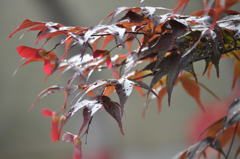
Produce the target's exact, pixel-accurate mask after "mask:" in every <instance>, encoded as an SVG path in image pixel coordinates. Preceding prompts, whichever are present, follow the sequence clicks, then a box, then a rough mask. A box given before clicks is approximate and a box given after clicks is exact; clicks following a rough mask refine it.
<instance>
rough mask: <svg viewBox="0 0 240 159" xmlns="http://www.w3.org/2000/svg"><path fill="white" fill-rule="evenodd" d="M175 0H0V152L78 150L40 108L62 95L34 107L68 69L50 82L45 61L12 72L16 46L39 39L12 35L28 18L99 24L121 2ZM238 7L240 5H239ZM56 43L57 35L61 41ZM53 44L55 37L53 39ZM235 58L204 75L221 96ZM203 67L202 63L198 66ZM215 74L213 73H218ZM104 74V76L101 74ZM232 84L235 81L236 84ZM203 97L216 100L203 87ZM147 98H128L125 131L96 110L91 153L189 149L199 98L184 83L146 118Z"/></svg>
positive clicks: (24, 155) (37, 157)
mask: <svg viewBox="0 0 240 159" xmlns="http://www.w3.org/2000/svg"><path fill="white" fill-rule="evenodd" d="M176 1H177V0H167V1H166V0H145V2H144V3H142V4H139V1H138V0H99V1H96V0H0V21H1V28H0V46H1V54H0V60H1V62H0V76H1V78H0V86H1V87H0V88H1V89H0V102H1V110H0V158H6V159H15V158H18V159H67V158H70V156H71V155H72V147H71V146H72V145H71V144H68V143H63V142H59V143H52V142H51V140H50V120H49V119H48V118H45V117H42V116H41V115H40V113H39V110H40V109H41V108H45V107H48V108H49V107H50V108H53V109H54V108H55V107H57V106H59V105H62V102H63V97H62V95H61V94H57V95H53V96H51V97H48V98H46V99H44V100H43V101H41V102H40V104H38V105H37V106H36V108H35V109H33V110H32V111H31V112H29V111H28V108H29V106H30V105H31V104H32V102H33V100H34V98H35V97H36V95H37V94H38V93H39V92H40V91H41V90H43V89H44V88H47V87H48V86H50V85H52V84H56V83H58V84H61V83H64V80H65V79H66V77H67V76H66V75H67V74H65V75H64V76H61V78H60V76H57V75H53V76H52V77H50V78H49V80H48V82H44V78H45V75H44V73H43V71H42V63H41V64H40V63H39V64H38V63H33V64H29V65H27V66H25V67H24V68H21V69H20V70H19V71H18V73H17V74H16V75H15V76H13V75H12V74H13V72H14V70H15V69H16V67H17V66H18V65H19V63H20V57H19V56H18V54H17V53H16V50H15V48H16V47H17V46H18V45H28V46H33V45H34V42H33V41H34V37H35V36H36V34H34V33H25V36H24V38H22V39H19V37H20V35H21V34H22V33H18V34H17V35H15V36H14V37H13V38H12V39H7V35H8V34H9V33H10V32H11V31H12V30H13V29H15V28H16V26H17V25H18V24H19V23H20V22H21V21H22V20H24V19H26V18H28V19H31V20H33V21H53V22H58V23H62V24H65V25H70V26H72V25H81V26H93V25H96V24H97V23H98V22H99V21H100V20H101V19H102V18H103V17H104V16H105V15H107V14H108V13H109V12H111V11H113V10H114V9H115V8H117V7H121V6H144V5H146V6H161V7H167V8H174V6H175V5H176ZM201 7H202V4H201V1H200V0H199V1H195V0H192V1H191V2H190V3H189V5H188V10H187V11H186V13H189V12H192V11H194V10H197V9H199V8H201ZM238 7H239V6H238ZM55 42H56V41H55ZM50 44H54V42H52V43H50ZM230 64H231V61H224V60H223V61H221V64H220V68H222V69H221V72H220V74H221V75H220V79H216V78H215V76H213V78H212V79H211V80H208V79H206V78H199V80H200V81H201V82H202V83H205V84H206V85H207V86H208V87H209V88H210V89H211V90H213V91H214V92H215V93H216V94H217V95H218V96H219V97H221V98H224V97H227V96H228V95H229V94H230V92H231V89H230V86H231V84H226V82H228V83H229V82H230V81H232V71H231V69H232V68H231V65H230ZM195 67H196V68H197V71H198V72H199V73H201V71H202V70H203V63H201V62H199V63H198V64H196V65H195ZM213 74H214V75H215V71H213ZM98 78H100V77H98ZM230 83H231V82H230ZM202 99H203V101H212V100H214V98H213V97H212V96H211V95H209V94H208V93H206V92H205V91H204V90H203V91H202ZM144 101H145V100H144V98H142V97H139V95H137V94H136V93H134V94H133V95H132V96H131V98H130V100H129V101H128V102H127V104H126V110H125V112H126V113H125V117H124V121H123V122H124V123H123V125H124V129H125V136H122V135H121V134H120V132H119V130H118V127H117V124H116V123H115V121H114V120H113V119H112V118H111V117H110V116H109V115H107V114H106V113H105V112H99V113H97V115H96V117H95V118H94V121H93V124H92V126H91V129H90V134H89V136H88V144H87V145H84V146H83V147H84V149H85V151H86V152H88V153H92V152H94V151H98V150H101V149H105V148H106V149H108V150H110V151H111V152H112V153H113V154H114V156H118V157H116V158H118V159H146V158H149V159H159V158H160V159H168V158H171V157H173V156H174V155H175V154H176V153H177V152H179V151H181V150H183V149H184V148H185V147H186V146H187V145H188V142H187V141H186V134H187V129H188V127H187V125H188V123H189V121H190V120H191V117H192V116H193V114H194V113H195V112H197V111H199V108H198V107H197V105H196V103H195V102H194V101H193V99H192V98H191V97H189V96H188V95H186V93H185V92H184V91H183V89H182V88H181V86H180V87H179V86H177V87H175V89H174V92H173V96H172V103H171V107H168V105H167V102H166V99H164V101H163V110H162V112H161V113H160V114H158V113H157V107H156V103H155V101H152V102H151V104H150V107H149V109H148V111H147V114H146V117H145V118H144V119H143V118H142V117H141V114H142V108H143V103H144ZM80 124H81V116H80V115H79V116H76V117H75V118H74V119H72V120H71V121H70V122H69V123H68V124H67V126H66V128H65V130H67V131H71V132H76V131H77V130H78V128H79V126H80Z"/></svg>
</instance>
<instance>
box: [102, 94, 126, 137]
mask: <svg viewBox="0 0 240 159" xmlns="http://www.w3.org/2000/svg"><path fill="white" fill-rule="evenodd" d="M101 102H102V105H103V107H104V108H105V110H106V111H107V112H108V113H109V114H110V115H111V116H112V117H113V118H114V119H115V120H116V121H117V123H118V126H119V128H120V132H121V134H122V135H124V131H123V127H122V113H121V106H120V105H119V104H118V103H117V102H114V101H112V100H111V99H110V98H109V97H107V96H102V98H101Z"/></svg>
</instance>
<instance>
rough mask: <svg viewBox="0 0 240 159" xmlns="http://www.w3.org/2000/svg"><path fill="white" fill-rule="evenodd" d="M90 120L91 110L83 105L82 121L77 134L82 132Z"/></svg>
mask: <svg viewBox="0 0 240 159" xmlns="http://www.w3.org/2000/svg"><path fill="white" fill-rule="evenodd" d="M90 121H91V110H89V109H88V108H87V107H85V108H83V122H82V125H81V128H80V129H79V132H78V134H79V135H80V134H81V133H82V131H83V129H84V128H85V127H86V126H87V125H88V124H89V122H90Z"/></svg>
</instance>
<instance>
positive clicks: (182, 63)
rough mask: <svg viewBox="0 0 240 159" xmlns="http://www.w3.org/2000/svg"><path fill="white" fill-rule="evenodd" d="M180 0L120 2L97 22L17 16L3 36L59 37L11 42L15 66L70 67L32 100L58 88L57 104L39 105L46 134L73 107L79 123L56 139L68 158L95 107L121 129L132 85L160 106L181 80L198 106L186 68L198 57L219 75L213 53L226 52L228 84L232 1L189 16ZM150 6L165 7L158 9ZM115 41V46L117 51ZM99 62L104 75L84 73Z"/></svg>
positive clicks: (234, 36) (234, 37)
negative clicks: (169, 2) (61, 81)
mask: <svg viewBox="0 0 240 159" xmlns="http://www.w3.org/2000/svg"><path fill="white" fill-rule="evenodd" d="M187 2H188V0H181V1H179V3H178V5H177V7H176V8H175V9H174V10H170V9H167V8H162V7H120V8H117V9H116V10H115V11H113V12H111V13H110V14H109V15H107V16H106V17H105V18H104V19H103V20H102V21H101V22H100V23H99V24H98V25H96V26H91V27H80V26H64V25H63V24H59V23H53V22H35V21H31V20H29V19H25V20H24V21H23V22H22V23H21V24H20V25H19V26H18V27H17V28H16V29H15V30H14V31H13V32H12V33H11V34H10V35H9V38H11V37H12V36H13V35H14V34H15V33H17V32H19V31H21V30H24V29H26V30H27V31H28V32H29V31H38V34H37V39H36V44H38V43H40V42H42V41H43V40H45V42H43V44H42V45H41V46H42V47H43V46H44V44H45V43H46V42H48V41H49V40H51V39H52V38H54V37H57V36H61V37H62V40H61V41H60V42H58V43H57V44H56V45H55V46H54V47H53V48H52V49H51V50H45V49H43V48H32V47H29V46H19V47H17V52H18V53H19V55H20V56H21V57H23V58H25V59H26V61H24V62H23V63H22V64H21V65H20V67H21V66H24V65H26V64H29V63H31V62H38V61H42V62H43V63H44V72H45V74H46V75H47V76H50V75H52V74H53V73H55V72H57V71H59V72H61V73H65V72H66V71H69V70H72V71H73V75H72V76H71V77H70V78H69V79H68V80H67V82H66V85H64V86H58V85H53V86H51V87H49V88H47V89H45V90H43V91H42V92H41V93H40V94H39V95H38V96H37V99H36V100H35V102H34V104H33V106H34V105H35V104H37V103H38V102H39V100H40V99H42V98H44V97H46V96H48V95H51V94H53V93H55V92H59V91H62V92H63V93H64V97H65V98H64V104H63V106H62V107H61V108H60V109H59V110H58V111H57V112H55V111H51V110H48V109H44V110H42V114H43V115H44V116H48V117H51V118H52V130H51V136H52V141H58V140H59V139H60V136H61V131H62V129H63V126H64V125H65V124H66V122H67V121H68V120H69V119H70V118H71V117H72V116H73V115H74V114H75V113H76V112H78V111H79V110H82V114H83V122H82V125H81V127H80V129H79V131H78V133H77V134H76V135H73V134H72V133H69V132H67V133H65V134H64V135H63V140H64V141H66V142H72V143H73V144H74V145H75V149H76V151H75V152H76V155H75V156H77V157H75V158H80V156H81V150H80V149H81V140H80V137H81V136H82V135H87V134H88V130H89V125H90V123H91V121H92V119H93V115H94V114H95V113H96V112H97V111H99V110H100V109H102V108H103V109H104V110H105V111H106V112H107V113H108V114H109V115H111V116H112V117H113V118H114V119H115V120H116V122H117V124H118V126H119V128H120V132H121V133H122V134H124V131H123V126H122V117H123V114H124V105H125V103H126V101H127V99H128V97H129V96H130V95H131V93H132V92H133V90H134V89H135V90H136V91H138V92H139V94H140V95H143V96H146V103H145V108H146V107H147V105H148V102H149V99H150V98H149V97H150V94H153V95H154V98H156V100H157V103H158V108H159V111H160V110H161V102H162V98H163V97H164V96H165V95H166V94H168V102H169V104H170V101H171V94H172V91H173V87H174V86H175V85H176V84H178V83H181V84H182V86H183V88H184V89H185V91H186V93H187V94H189V95H190V96H192V97H193V98H194V99H195V101H196V103H197V104H198V105H199V107H200V108H201V109H202V110H203V111H204V110H205V108H204V106H203V104H202V102H201V99H200V88H204V89H206V90H208V89H207V88H206V87H205V86H204V85H203V84H201V83H199V82H198V81H197V75H196V73H195V71H194V67H193V64H194V63H195V62H197V61H200V60H204V61H205V62H206V67H205V70H204V73H203V74H205V72H207V71H210V70H211V68H212V66H214V67H215V68H216V72H217V76H219V61H220V59H221V58H222V57H225V58H231V59H234V60H235V61H236V62H235V69H234V79H233V87H235V83H236V81H237V79H238V78H239V77H240V62H239V61H238V60H239V59H240V57H239V54H240V51H239V49H240V32H239V27H240V14H239V13H238V12H236V11H229V10H228V8H229V7H230V6H232V5H233V4H235V3H237V2H238V1H237V0H229V1H224V5H222V3H221V4H220V2H221V1H220V0H216V6H215V7H214V8H211V7H210V8H208V5H207V3H206V1H205V0H204V4H205V5H204V6H205V8H204V10H202V11H199V12H196V13H193V14H192V15H180V14H177V11H178V10H179V9H180V8H181V7H184V6H185V5H186V4H187ZM209 3H210V2H209ZM158 11H164V12H166V13H165V14H162V15H159V14H158ZM225 12H227V13H230V14H231V15H228V16H225V17H223V18H221V19H219V15H220V14H221V13H225ZM61 45H63V46H64V47H65V51H64V53H63V55H61V56H59V55H57V54H56V53H55V52H54V50H55V49H56V48H57V47H59V46H61ZM74 47H77V50H78V52H77V53H75V55H69V51H70V50H71V49H72V48H74ZM118 48H121V49H122V51H123V53H122V52H121V53H119V52H117V51H116V50H118ZM125 48H126V49H125ZM103 69H109V70H111V72H112V77H111V78H110V79H101V80H96V81H93V82H92V81H91V80H89V79H90V76H91V75H92V73H93V72H95V71H100V70H103ZM147 78H151V82H150V84H147V83H145V82H144V79H147ZM144 90H146V91H145V92H144ZM208 91H209V90H208ZM113 93H116V94H117V96H118V97H119V100H118V102H116V101H113V100H112V99H111V98H110V95H111V94H113ZM210 93H212V92H211V91H210ZM238 119H239V118H238ZM211 141H212V140H211ZM213 141H215V140H213ZM203 142H204V143H206V144H204V145H207V146H208V145H211V144H209V143H210V140H209V139H207V140H204V141H203ZM201 147H202V146H201ZM205 147H206V146H205ZM205 147H204V148H205Z"/></svg>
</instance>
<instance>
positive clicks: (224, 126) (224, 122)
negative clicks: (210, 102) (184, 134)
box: [176, 98, 240, 159]
mask: <svg viewBox="0 0 240 159" xmlns="http://www.w3.org/2000/svg"><path fill="white" fill-rule="evenodd" d="M215 111H218V110H215ZM239 124H240V98H236V99H235V100H234V101H233V103H232V104H231V105H230V106H229V107H228V111H227V113H226V115H224V116H223V117H221V118H220V119H218V120H217V121H215V122H214V123H212V124H211V125H210V126H208V128H207V129H205V131H204V134H202V139H201V140H200V141H199V142H197V143H196V144H194V145H192V146H190V147H189V148H187V149H186V150H184V151H183V152H181V153H179V154H178V155H177V156H176V158H179V159H185V158H186V159H191V158H196V157H201V156H204V157H205V158H206V157H207V150H209V148H212V149H214V150H216V151H217V153H218V158H221V157H224V158H225V159H227V158H229V157H230V152H231V150H232V146H233V144H234V141H235V138H237V137H240V127H239ZM236 141H237V140H236ZM236 141H235V142H236ZM236 144H238V142H236ZM227 145H229V148H228V149H226V150H224V147H226V146H227ZM237 146H238V147H237V149H236V152H235V154H234V156H233V157H234V158H235V159H237V158H238V157H239V155H240V145H237Z"/></svg>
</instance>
